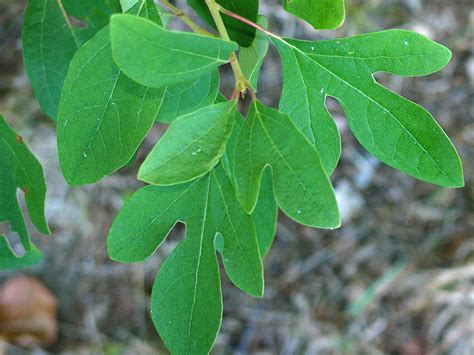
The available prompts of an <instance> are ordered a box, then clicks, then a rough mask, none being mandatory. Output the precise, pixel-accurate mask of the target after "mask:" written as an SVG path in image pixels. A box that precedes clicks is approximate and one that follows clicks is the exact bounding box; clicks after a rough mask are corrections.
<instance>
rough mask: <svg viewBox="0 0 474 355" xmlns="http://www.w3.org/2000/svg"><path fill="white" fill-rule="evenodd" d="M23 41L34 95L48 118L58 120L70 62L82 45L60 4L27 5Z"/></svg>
mask: <svg viewBox="0 0 474 355" xmlns="http://www.w3.org/2000/svg"><path fill="white" fill-rule="evenodd" d="M58 29H64V30H59V31H58ZM22 37H23V39H22V40H23V55H24V61H25V69H26V72H27V73H28V77H29V78H30V81H31V85H32V87H33V90H34V92H35V95H36V97H37V98H38V101H39V103H40V105H41V108H42V109H43V110H44V111H45V112H46V114H47V115H48V116H49V117H51V118H52V119H56V115H57V112H58V105H59V97H60V95H61V89H62V87H63V83H64V79H65V78H66V73H67V69H68V66H69V62H70V61H71V59H72V57H73V55H74V53H76V51H77V49H78V48H79V47H80V45H81V43H80V42H79V40H78V39H77V38H76V35H75V32H74V30H73V29H72V27H71V26H70V25H69V23H68V22H67V20H66V18H65V17H64V15H63V13H62V12H61V9H60V7H59V5H58V1H57V0H31V1H29V2H28V7H27V9H26V12H25V18H24V22H23V35H22Z"/></svg>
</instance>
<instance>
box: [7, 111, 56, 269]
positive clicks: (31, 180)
mask: <svg viewBox="0 0 474 355" xmlns="http://www.w3.org/2000/svg"><path fill="white" fill-rule="evenodd" d="M0 165H1V169H0V222H9V223H10V225H11V227H12V230H13V231H14V232H16V233H18V235H19V237H20V241H21V243H22V245H23V248H24V249H25V255H24V256H23V257H21V258H19V257H18V256H17V255H16V254H15V253H14V252H13V251H12V250H11V249H10V247H9V245H8V242H7V240H6V239H5V237H4V236H3V235H0V268H2V269H4V268H9V269H10V268H17V267H26V266H31V265H33V264H36V263H37V262H39V261H40V260H41V258H42V257H41V253H40V252H39V250H38V249H37V248H36V247H35V246H34V245H33V243H32V242H31V239H30V235H29V233H28V229H27V226H26V223H25V220H24V217H23V212H22V210H21V208H20V206H19V204H18V199H17V190H18V189H21V190H23V193H24V194H25V201H26V205H27V206H28V212H29V214H30V218H31V221H32V222H33V223H34V225H35V226H36V227H37V228H38V230H39V231H41V232H42V233H44V234H50V231H49V227H48V223H47V221H46V217H45V210H44V209H45V207H44V203H45V198H46V182H45V179H44V173H43V168H42V167H41V165H40V163H39V162H38V160H37V159H36V158H35V156H34V155H33V154H32V153H31V152H30V150H29V149H28V147H27V145H26V143H25V142H24V141H23V138H22V137H21V136H19V135H18V134H17V133H16V132H15V131H13V130H12V129H11V128H10V127H9V126H8V124H7V122H6V121H5V119H4V118H3V117H2V116H0Z"/></svg>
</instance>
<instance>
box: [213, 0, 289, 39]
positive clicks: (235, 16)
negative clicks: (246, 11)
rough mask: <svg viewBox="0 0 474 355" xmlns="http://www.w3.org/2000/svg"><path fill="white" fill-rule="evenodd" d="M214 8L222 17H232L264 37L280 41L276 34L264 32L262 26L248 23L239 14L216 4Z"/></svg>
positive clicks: (247, 20)
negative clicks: (259, 32) (263, 34)
mask: <svg viewBox="0 0 474 355" xmlns="http://www.w3.org/2000/svg"><path fill="white" fill-rule="evenodd" d="M216 7H217V9H218V10H219V12H221V13H223V14H224V15H227V16H229V17H232V18H234V19H236V20H238V21H240V22H243V23H245V24H247V25H249V26H252V27H254V28H255V29H257V30H259V31H261V32H263V33H265V34H266V35H268V36H271V37H274V38H278V39H282V38H281V37H280V36H277V35H276V34H274V33H272V32H270V31H268V30H266V29H265V28H263V27H262V26H260V25H259V24H257V23H255V22H253V21H250V20H249V19H247V18H245V17H243V16H240V15H239V14H236V13H235V12H232V11H230V10H227V9H226V8H224V7H222V6H221V5H219V4H217V3H216Z"/></svg>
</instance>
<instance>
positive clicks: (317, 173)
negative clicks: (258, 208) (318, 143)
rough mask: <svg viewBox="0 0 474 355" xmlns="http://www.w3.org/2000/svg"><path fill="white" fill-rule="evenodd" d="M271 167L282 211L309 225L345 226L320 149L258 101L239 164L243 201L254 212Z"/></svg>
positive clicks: (242, 137)
mask: <svg viewBox="0 0 474 355" xmlns="http://www.w3.org/2000/svg"><path fill="white" fill-rule="evenodd" d="M268 165H269V166H271V168H272V172H273V184H274V190H275V196H276V200H277V203H278V205H279V207H280V208H281V209H282V210H283V212H285V213H286V214H287V215H288V216H289V217H291V218H292V219H294V220H296V221H298V222H300V223H302V224H305V225H308V226H313V227H320V228H335V227H338V226H339V225H340V217H339V212H338V208H337V203H336V197H335V195H334V190H333V188H332V185H331V182H330V181H329V178H328V177H327V175H326V172H325V171H324V168H323V165H322V163H321V159H320V157H319V153H318V151H317V150H316V149H315V147H314V146H313V145H312V144H311V143H310V142H309V141H308V140H307V139H306V137H305V136H304V135H303V134H302V133H301V132H300V131H299V130H298V128H297V127H296V126H295V125H294V124H293V122H292V121H291V120H290V118H289V117H288V115H286V114H284V113H281V112H279V111H277V110H274V109H272V108H268V107H266V106H264V105H263V104H261V103H260V102H258V101H255V102H254V103H253V104H252V107H251V109H250V112H249V116H248V118H247V120H246V121H245V124H244V126H243V127H242V130H241V132H240V135H239V138H238V142H237V147H236V156H235V163H234V178H235V183H236V186H237V191H238V195H239V199H240V201H241V202H242V204H243V206H244V208H245V210H246V211H247V212H252V211H253V210H254V208H255V205H256V203H257V198H258V194H259V189H260V180H261V176H262V172H263V170H264V168H265V167H266V166H268Z"/></svg>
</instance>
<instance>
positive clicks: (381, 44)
mask: <svg viewBox="0 0 474 355" xmlns="http://www.w3.org/2000/svg"><path fill="white" fill-rule="evenodd" d="M274 43H275V44H276V46H277V47H278V50H279V51H280V55H281V56H282V58H283V66H284V68H285V70H284V74H285V84H284V85H285V87H284V89H283V97H282V104H281V108H282V110H284V111H286V112H288V113H289V114H290V116H291V117H292V119H293V121H294V122H295V123H296V125H297V126H298V127H299V128H300V129H301V130H302V131H303V132H305V134H306V136H308V137H309V138H310V139H311V136H312V137H314V140H315V141H316V146H317V147H318V150H319V151H320V153H321V155H324V156H323V161H325V162H326V164H325V165H326V167H329V168H331V167H333V166H334V163H335V159H334V158H335V157H337V155H335V154H332V155H330V154H327V153H328V152H331V150H332V151H334V152H336V149H337V146H336V145H335V144H334V143H333V146H332V149H326V148H325V146H327V147H329V146H330V137H331V136H335V133H334V126H333V124H331V123H330V118H329V115H325V114H321V113H324V112H325V110H326V109H325V107H324V99H325V97H326V95H329V96H333V97H335V98H337V99H338V100H339V101H340V102H341V105H342V106H343V108H344V111H345V113H346V116H347V119H348V121H349V126H350V128H351V130H352V132H353V133H354V135H355V136H356V138H357V139H358V141H359V142H360V143H361V144H362V145H363V146H364V147H365V148H366V149H367V150H368V151H369V152H371V153H372V154H373V155H375V156H376V157H377V158H379V159H380V160H382V161H383V162H385V163H387V164H388V165H390V166H392V167H394V168H396V169H398V170H400V171H403V172H405V173H407V174H409V175H411V176H414V177H416V178H418V179H420V180H424V181H427V182H431V183H435V184H438V185H441V186H445V187H460V186H463V185H464V181H463V174H462V166H461V162H460V159H459V156H458V154H457V152H456V150H455V148H454V146H453V144H452V143H451V141H450V140H449V138H448V137H447V136H446V134H445V133H444V132H443V130H442V129H441V127H440V126H439V125H438V124H437V123H436V121H435V120H434V118H433V116H432V115H431V114H430V113H429V112H428V111H426V110H425V109H423V108H422V107H420V106H419V105H417V104H415V103H413V102H411V101H409V100H407V99H405V98H403V97H401V96H399V95H397V94H395V93H393V92H392V91H390V90H388V89H386V88H385V87H383V86H382V85H380V84H379V83H377V82H376V81H375V79H374V77H373V74H374V73H375V72H378V71H386V72H390V73H394V74H398V75H403V76H417V75H427V74H430V73H433V72H435V71H438V70H440V69H441V68H443V67H444V66H445V65H446V64H447V63H448V62H449V60H450V58H451V53H450V51H449V50H448V49H447V48H446V47H443V46H442V45H439V44H437V43H435V42H433V41H431V40H429V39H427V38H426V37H423V36H422V35H419V34H417V33H414V32H411V31H406V30H389V31H383V32H379V33H372V34H367V35H361V36H356V37H352V38H345V39H340V40H331V41H319V42H310V41H300V40H278V39H274ZM303 82H305V83H308V85H306V86H305V85H302V84H301V83H303ZM302 98H303V99H302ZM329 168H328V171H329V172H330V169H329Z"/></svg>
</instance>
